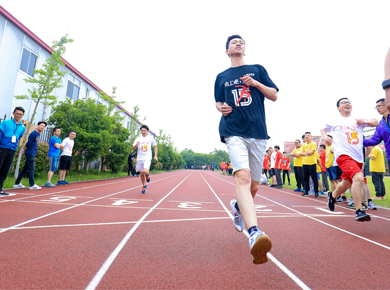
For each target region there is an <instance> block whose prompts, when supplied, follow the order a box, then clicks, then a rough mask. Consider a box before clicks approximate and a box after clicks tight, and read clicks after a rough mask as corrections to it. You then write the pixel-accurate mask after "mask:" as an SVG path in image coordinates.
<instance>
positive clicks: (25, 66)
mask: <svg viewBox="0 0 390 290" xmlns="http://www.w3.org/2000/svg"><path fill="white" fill-rule="evenodd" d="M37 58H38V56H37V55H35V54H33V53H32V52H31V51H29V50H27V49H26V48H23V54H22V60H21V61H20V67H19V69H20V70H21V71H23V72H25V73H26V74H28V75H29V76H32V77H33V76H34V69H35V64H36V63H37Z"/></svg>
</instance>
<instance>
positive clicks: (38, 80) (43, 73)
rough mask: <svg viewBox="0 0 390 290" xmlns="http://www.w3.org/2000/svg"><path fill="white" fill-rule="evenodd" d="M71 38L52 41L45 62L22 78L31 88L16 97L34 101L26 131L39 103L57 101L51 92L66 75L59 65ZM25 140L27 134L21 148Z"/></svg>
mask: <svg viewBox="0 0 390 290" xmlns="http://www.w3.org/2000/svg"><path fill="white" fill-rule="evenodd" d="M72 42H73V39H70V38H68V34H66V35H65V36H63V37H61V39H60V40H59V41H53V45H52V46H51V49H52V50H53V51H52V54H51V57H49V58H48V59H47V60H46V61H45V63H44V64H43V66H42V67H43V68H42V69H35V70H34V72H33V77H31V78H27V79H24V81H25V82H26V83H30V84H32V89H28V92H29V94H30V95H29V96H28V95H20V96H15V98H16V99H31V100H32V101H33V102H34V103H35V108H34V111H33V113H32V115H31V119H30V120H29V121H30V122H29V123H28V126H27V129H26V132H29V130H30V127H31V125H32V123H33V121H34V118H35V114H36V112H37V108H38V105H39V103H40V102H41V103H43V104H44V105H45V110H46V107H47V106H53V105H54V104H55V103H56V102H57V96H55V95H54V94H53V91H54V89H56V88H60V87H62V78H63V77H64V76H65V75H66V71H63V70H61V66H63V65H64V63H63V62H62V56H63V55H64V54H65V52H66V46H65V45H66V44H67V43H72ZM26 142H27V134H25V135H24V137H23V140H22V148H24V146H25V144H26ZM21 152H22V151H20V153H19V155H18V161H17V163H16V167H15V178H17V177H18V174H19V167H20V160H21V158H22V154H21Z"/></svg>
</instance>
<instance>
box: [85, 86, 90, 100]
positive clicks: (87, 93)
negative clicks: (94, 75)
mask: <svg viewBox="0 0 390 290" xmlns="http://www.w3.org/2000/svg"><path fill="white" fill-rule="evenodd" d="M90 91H91V90H90V89H89V88H87V92H86V93H85V99H86V100H87V99H88V98H89V92H90Z"/></svg>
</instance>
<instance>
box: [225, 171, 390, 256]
mask: <svg viewBox="0 0 390 290" xmlns="http://www.w3.org/2000/svg"><path fill="white" fill-rule="evenodd" d="M219 179H221V178H219ZM222 180H223V179H222ZM227 183H230V184H231V185H234V186H235V184H234V183H231V182H228V181H227ZM280 192H283V193H285V192H284V191H280ZM256 195H257V196H260V197H262V198H264V199H265V200H268V201H270V202H273V203H275V204H277V205H280V206H281V207H284V208H286V209H288V210H291V211H293V212H295V213H298V214H301V215H302V216H304V217H308V218H310V219H312V220H315V221H317V222H320V223H322V224H324V225H326V226H328V227H331V228H334V229H336V230H339V231H341V232H344V233H346V234H349V235H351V236H354V237H357V238H359V239H362V240H365V241H367V242H370V243H372V244H374V245H377V246H380V247H382V248H385V249H387V250H390V247H389V246H386V245H383V244H381V243H378V242H375V241H373V240H370V239H367V238H365V237H363V236H359V235H357V234H354V233H352V232H350V231H347V230H344V229H342V228H339V227H336V226H334V225H331V224H328V223H327V222H324V221H322V220H319V219H316V218H315V217H313V216H312V215H310V214H305V213H302V212H300V211H297V210H295V209H293V208H291V207H288V206H286V205H284V204H281V203H278V202H277V201H273V200H271V199H269V198H267V197H265V196H262V195H259V194H256ZM371 216H372V217H375V218H382V219H385V220H388V219H387V218H383V217H381V216H375V215H372V214H371Z"/></svg>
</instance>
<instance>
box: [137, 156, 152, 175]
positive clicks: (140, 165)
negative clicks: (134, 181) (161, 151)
mask: <svg viewBox="0 0 390 290" xmlns="http://www.w3.org/2000/svg"><path fill="white" fill-rule="evenodd" d="M151 161H152V160H150V159H149V160H139V161H138V160H137V164H136V165H135V170H137V171H139V172H144V171H145V169H149V168H150V163H151Z"/></svg>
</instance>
